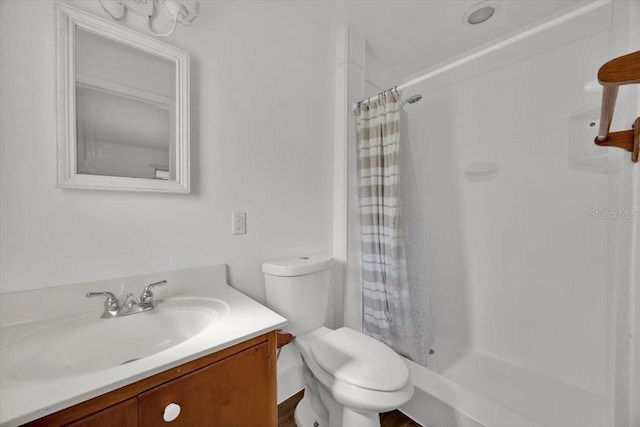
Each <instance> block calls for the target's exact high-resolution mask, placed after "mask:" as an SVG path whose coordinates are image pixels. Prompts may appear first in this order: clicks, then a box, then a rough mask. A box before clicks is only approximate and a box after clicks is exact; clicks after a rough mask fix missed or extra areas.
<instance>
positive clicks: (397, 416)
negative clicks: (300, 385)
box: [278, 390, 420, 427]
mask: <svg viewBox="0 0 640 427" xmlns="http://www.w3.org/2000/svg"><path fill="white" fill-rule="evenodd" d="M303 395H304V390H303V391H301V392H300V393H298V394H295V395H293V396H291V397H290V398H289V399H287V400H285V401H284V402H282V403H281V404H280V405H278V427H296V423H295V422H294V420H293V411H294V410H295V408H296V405H297V404H298V402H299V401H300V399H302V396H303ZM380 424H381V426H382V427H420V424H418V423H416V422H415V421H413V420H412V419H410V418H409V417H407V416H406V415H404V414H403V413H402V412H400V411H391V412H385V413H384V414H380Z"/></svg>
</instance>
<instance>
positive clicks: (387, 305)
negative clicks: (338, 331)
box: [354, 89, 432, 366]
mask: <svg viewBox="0 0 640 427" xmlns="http://www.w3.org/2000/svg"><path fill="white" fill-rule="evenodd" d="M354 113H355V116H356V131H357V136H358V152H359V155H358V174H359V185H358V197H359V204H360V232H361V245H362V285H363V286H362V288H363V308H364V313H363V329H364V333H365V334H367V335H369V336H371V337H373V338H376V339H378V340H380V341H382V342H384V343H385V344H387V345H389V346H390V347H392V348H393V349H394V350H396V351H397V352H398V353H400V354H402V355H404V356H406V357H408V358H410V359H412V360H414V361H416V362H417V363H420V364H422V365H425V366H426V363H427V355H428V353H429V350H430V345H431V341H432V337H431V336H430V333H429V332H430V330H431V325H430V302H429V301H428V300H427V299H426V298H425V297H424V296H425V290H424V287H425V284H424V274H421V273H420V272H421V271H423V268H422V267H421V266H423V265H424V263H425V262H426V260H425V258H424V257H423V255H420V254H417V253H416V254H413V255H418V258H417V259H416V260H415V262H414V263H413V264H412V265H413V267H417V268H408V265H407V258H406V255H407V250H406V249H407V245H406V244H405V240H406V239H405V234H411V233H413V234H419V236H413V238H412V240H411V244H410V245H409V247H410V248H414V247H418V246H419V247H422V229H421V220H420V221H414V220H413V219H414V218H416V217H418V216H419V217H420V218H421V215H416V214H415V209H414V208H415V207H416V206H417V204H416V203H415V200H412V201H410V203H403V202H404V200H403V197H402V195H403V190H405V191H404V194H407V191H406V190H407V189H406V188H405V187H411V184H415V181H411V180H408V179H406V178H407V177H408V175H405V176H403V174H405V173H406V171H404V170H401V167H400V166H401V165H403V164H406V163H407V162H406V161H403V158H402V156H401V151H400V148H401V132H400V130H401V103H400V95H399V93H398V92H397V90H395V89H390V90H387V91H385V92H383V93H381V94H380V95H379V96H378V97H376V98H374V99H372V100H371V101H370V102H363V103H359V104H358V105H357V106H356V108H355V110H354ZM409 160H410V159H409ZM408 169H410V172H411V173H412V172H413V170H412V166H410V167H409V168H408ZM403 178H404V179H403ZM404 183H408V184H409V185H407V186H402V185H401V184H404ZM413 190H415V188H413ZM413 194H417V191H413V192H412V195H413ZM407 207H411V210H413V211H414V212H412V213H410V215H408V219H403V217H404V215H405V213H408V212H405V210H406V208H407ZM408 225H409V226H411V227H413V228H415V229H412V228H410V227H407V226H408ZM417 241H419V242H420V243H419V244H416V242H417ZM410 251H413V249H410ZM422 252H423V253H424V251H422ZM420 256H422V258H421V259H420ZM420 276H423V277H420ZM427 305H428V307H427Z"/></svg>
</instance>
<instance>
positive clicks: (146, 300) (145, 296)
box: [140, 280, 167, 308]
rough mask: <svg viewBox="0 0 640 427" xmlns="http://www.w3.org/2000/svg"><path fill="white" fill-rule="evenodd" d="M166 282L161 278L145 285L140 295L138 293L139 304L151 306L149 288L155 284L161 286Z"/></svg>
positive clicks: (151, 295) (151, 296) (151, 297)
mask: <svg viewBox="0 0 640 427" xmlns="http://www.w3.org/2000/svg"><path fill="white" fill-rule="evenodd" d="M166 284H167V281H166V280H161V281H159V282H155V283H151V284H150V285H147V286H146V287H145V288H144V290H143V291H142V295H140V305H142V306H150V307H152V308H153V292H151V289H153V288H155V287H156V286H163V285H166Z"/></svg>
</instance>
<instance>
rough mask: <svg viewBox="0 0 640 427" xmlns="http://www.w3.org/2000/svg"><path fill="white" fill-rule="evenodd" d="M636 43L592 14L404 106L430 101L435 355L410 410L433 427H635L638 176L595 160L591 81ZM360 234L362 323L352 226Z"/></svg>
mask: <svg viewBox="0 0 640 427" xmlns="http://www.w3.org/2000/svg"><path fill="white" fill-rule="evenodd" d="M638 27H640V5H639V4H637V2H608V1H601V2H593V3H589V4H587V5H585V6H582V7H580V8H578V9H575V10H573V11H571V12H569V13H568V14H565V15H560V16H556V17H555V18H554V19H552V20H548V21H547V22H543V23H539V25H537V26H534V27H531V28H528V29H526V30H524V31H523V32H522V33H519V34H515V35H511V36H510V37H508V38H505V39H502V40H500V41H499V42H497V43H496V44H495V45H492V46H489V47H484V50H482V51H478V52H479V53H476V54H471V55H470V56H467V57H463V58H458V59H457V62H456V63H455V64H454V66H448V65H446V64H445V65H444V66H440V67H436V68H434V69H433V70H428V72H427V73H426V74H425V76H426V77H424V76H423V77H424V78H420V77H418V78H417V79H416V78H415V76H414V79H413V80H414V81H418V82H417V83H415V84H411V85H410V86H408V87H406V88H403V90H402V97H403V99H409V98H410V97H412V96H415V95H417V94H420V95H422V100H420V101H419V102H415V103H407V104H405V105H404V107H403V109H404V112H405V113H404V117H405V120H406V126H405V129H406V132H405V135H403V144H409V147H410V150H411V151H412V154H413V165H414V169H415V175H416V176H415V178H416V182H417V186H418V193H419V194H418V195H419V198H420V205H421V207H422V215H423V222H424V245H425V248H426V259H425V260H424V262H425V265H426V268H425V269H424V270H426V275H427V277H426V283H427V286H428V287H429V292H430V297H431V304H432V310H433V322H434V325H433V329H434V330H435V341H434V343H433V354H432V355H430V356H429V359H428V363H427V365H428V366H427V367H423V366H421V365H418V364H416V363H413V362H411V361H409V360H407V363H408V365H409V366H410V370H411V373H412V379H413V381H414V383H415V385H416V393H415V395H414V398H413V399H412V400H411V401H410V402H409V403H408V404H407V405H405V406H404V407H403V408H401V409H402V410H403V411H404V412H406V413H407V414H408V415H410V416H411V417H413V418H414V419H416V420H417V421H419V422H421V423H422V424H424V425H426V426H429V427H431V426H433V427H440V426H489V427H498V426H505V427H517V426H531V427H533V426H539V427H540V426H545V427H604V426H607V427H614V426H616V427H617V426H633V425H636V424H634V422H633V421H630V420H634V419H636V420H637V419H638V418H634V417H638V414H637V411H638V409H637V408H634V404H633V401H632V399H633V396H634V395H635V397H636V398H637V397H638V394H637V389H635V388H634V387H638V386H637V385H636V386H634V385H633V383H634V380H635V379H637V378H638V377H637V375H638V374H637V372H635V371H634V368H633V366H634V363H635V364H637V358H638V357H639V355H638V353H637V348H635V349H634V348H630V346H631V345H636V346H637V344H630V343H629V340H628V333H629V328H630V326H629V324H628V323H627V319H628V318H629V312H633V304H637V301H635V302H634V300H633V298H636V300H637V296H634V295H636V294H634V291H633V288H634V286H635V288H636V290H635V292H638V289H637V288H638V283H637V282H638V281H639V278H638V268H639V266H638V259H639V256H638V252H637V250H638V244H639V243H638V239H639V234H640V231H639V230H638V216H639V215H640V213H639V212H638V204H639V203H640V200H639V199H640V182H639V181H640V174H639V173H638V166H637V165H636V166H635V167H634V166H633V164H632V163H631V162H630V161H629V156H628V153H626V152H617V150H610V149H606V148H601V147H596V146H595V145H594V144H593V142H592V141H593V138H594V137H595V135H596V133H597V120H598V117H599V116H598V114H599V106H600V100H601V99H600V98H601V92H600V91H599V90H598V89H597V85H593V84H592V81H593V80H594V79H596V75H597V70H598V68H599V67H600V66H601V65H602V64H603V63H604V62H606V61H607V60H609V59H611V58H613V57H614V56H616V55H619V54H623V53H627V52H630V51H633V50H638V49H639V48H640V46H638V44H639V43H640V36H639V34H638ZM407 80H411V79H407ZM590 83H591V84H590ZM638 92H639V91H638V89H637V88H634V87H629V88H625V89H623V90H621V93H620V98H619V102H618V106H617V107H616V108H617V109H616V115H615V119H614V128H616V126H617V129H622V128H625V129H626V128H628V127H629V125H630V124H631V123H632V122H633V119H634V118H635V117H636V116H637V115H638V113H639V111H640V101H639V96H638ZM350 143H351V142H350ZM353 146H354V145H352V146H351V147H350V148H349V149H350V150H352V149H353ZM348 156H353V154H352V153H348ZM353 167H354V166H353V162H351V161H348V174H349V179H354V178H353V176H354V174H355V170H354V169H353ZM349 191H353V189H352V188H351V189H350V190H349ZM350 197H351V196H350ZM349 204H350V207H351V208H352V207H353V202H352V200H351V199H350V200H349ZM356 209H357V205H356ZM347 226H348V236H349V247H350V248H352V249H350V253H349V256H348V257H347V270H346V271H347V281H346V287H347V288H346V289H345V294H346V295H347V301H346V304H347V306H349V305H350V304H351V305H352V304H357V301H355V298H356V297H355V296H354V295H356V293H355V292H354V287H357V283H358V281H357V280H356V279H357V278H355V275H356V273H355V272H356V271H357V268H358V266H357V265H356V266H355V267H354V264H357V263H358V260H357V257H356V254H355V253H354V252H353V251H354V249H353V248H355V247H357V243H356V242H355V239H357V234H356V233H354V232H353V229H354V228H355V229H356V230H357V227H358V224H357V216H354V215H349V220H348V223H347ZM634 251H636V252H634ZM350 295H351V298H352V299H351V301H350V300H349V298H350ZM630 296H631V298H629V297H630ZM636 308H637V307H636ZM346 322H347V324H349V315H348V314H347V316H346ZM350 326H352V327H358V325H357V322H353V321H352V322H351V325H350ZM631 328H633V327H631ZM629 383H630V384H631V385H629ZM635 404H636V405H637V401H636V402H635Z"/></svg>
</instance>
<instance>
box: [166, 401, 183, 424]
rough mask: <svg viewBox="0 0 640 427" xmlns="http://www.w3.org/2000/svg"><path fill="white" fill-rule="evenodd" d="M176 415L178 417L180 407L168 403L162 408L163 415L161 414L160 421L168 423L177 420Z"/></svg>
mask: <svg viewBox="0 0 640 427" xmlns="http://www.w3.org/2000/svg"><path fill="white" fill-rule="evenodd" d="M178 415H180V405H178V404H177V403H169V404H168V405H167V406H165V408H164V414H162V419H164V420H165V422H168V423H170V422H171V421H173V420H175V419H176V418H178Z"/></svg>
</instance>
